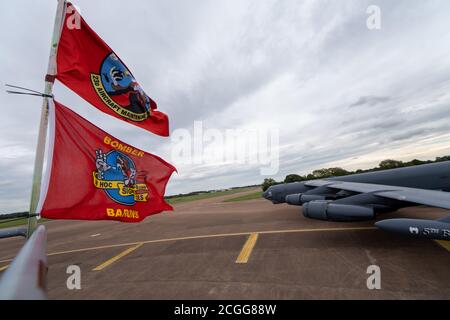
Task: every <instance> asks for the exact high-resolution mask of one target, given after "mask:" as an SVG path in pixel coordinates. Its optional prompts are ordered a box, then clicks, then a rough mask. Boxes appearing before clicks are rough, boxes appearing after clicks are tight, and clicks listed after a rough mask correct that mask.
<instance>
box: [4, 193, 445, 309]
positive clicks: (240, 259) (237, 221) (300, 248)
mask: <svg viewBox="0 0 450 320" xmlns="http://www.w3.org/2000/svg"><path fill="white" fill-rule="evenodd" d="M247 192H248V193H251V192H254V190H253V191H247ZM243 194H245V193H243ZM239 195H240V194H233V195H228V196H223V197H216V198H211V199H206V200H198V201H194V202H187V203H181V204H178V205H176V206H175V211H174V212H169V213H163V214H159V215H155V216H152V217H149V218H147V219H146V220H145V221H144V222H142V223H140V224H123V223H116V222H88V221H50V222H47V223H46V227H47V230H48V249H47V252H48V261H49V273H48V294H49V298H50V299H238V300H240V299H450V276H449V266H450V252H449V251H450V246H448V243H441V244H438V243H436V242H434V241H429V240H414V239H409V238H404V237H400V236H396V235H391V234H387V233H384V232H382V231H380V230H378V229H376V228H374V227H373V222H363V223H361V222H358V223H334V222H323V221H316V220H309V219H306V218H304V217H303V215H302V214H301V212H300V208H298V207H292V206H289V205H285V204H283V205H272V204H271V203H270V202H268V201H266V200H263V199H257V200H249V201H243V202H223V201H224V200H226V199H228V198H234V197H236V196H239ZM445 215H448V211H446V210H439V209H434V208H433V209H431V208H427V207H414V208H408V209H403V210H400V211H398V212H396V213H392V214H389V215H384V216H381V219H385V218H389V217H394V216H395V217H411V218H424V219H436V218H439V217H443V216H445ZM23 243H24V240H23V239H9V240H2V241H1V242H0V272H1V271H2V269H4V268H5V267H6V266H7V265H8V264H9V262H10V259H11V258H12V257H14V256H15V254H16V253H17V252H18V250H19V248H20V247H21V246H22V245H23ZM70 265H78V266H79V267H80V268H81V290H69V289H68V288H67V286H66V281H67V278H68V277H69V274H67V273H66V270H67V267H68V266H70ZM370 265H377V266H379V267H380V269H381V289H380V290H369V289H368V288H367V278H368V277H369V276H370V275H369V274H367V268H368V267H369V266H370Z"/></svg>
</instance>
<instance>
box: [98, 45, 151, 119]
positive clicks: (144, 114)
mask: <svg viewBox="0 0 450 320" xmlns="http://www.w3.org/2000/svg"><path fill="white" fill-rule="evenodd" d="M91 82H92V85H93V86H94V90H95V92H97V94H98V96H99V97H100V99H101V100H102V102H103V103H104V104H106V105H107V106H108V107H109V108H111V110H112V111H114V112H115V113H117V114H118V115H119V116H121V117H124V118H126V119H128V120H131V121H136V122H140V121H144V120H146V119H147V118H148V117H149V116H150V113H151V108H150V103H151V100H150V98H149V96H147V94H146V93H145V92H144V90H143V89H142V87H141V86H140V85H139V84H138V83H137V81H136V79H135V78H134V77H133V75H132V74H131V72H130V70H128V68H127V67H126V66H125V64H123V62H122V61H120V59H119V58H118V57H117V56H116V54H115V53H110V54H108V55H107V56H106V58H105V59H104V60H103V62H102V65H101V66H100V72H99V74H96V73H91Z"/></svg>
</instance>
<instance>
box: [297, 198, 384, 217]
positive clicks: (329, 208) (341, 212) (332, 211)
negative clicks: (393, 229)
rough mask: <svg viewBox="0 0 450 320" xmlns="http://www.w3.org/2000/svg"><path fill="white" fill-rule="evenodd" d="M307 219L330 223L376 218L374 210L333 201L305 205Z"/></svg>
mask: <svg viewBox="0 0 450 320" xmlns="http://www.w3.org/2000/svg"><path fill="white" fill-rule="evenodd" d="M302 210H303V215H304V216H305V217H306V218H311V219H318V220H330V221H364V220H371V219H373V218H374V217H375V213H374V210H373V208H371V207H366V206H358V205H348V204H337V203H333V202H332V201H324V200H319V201H311V202H307V203H305V204H303V208H302Z"/></svg>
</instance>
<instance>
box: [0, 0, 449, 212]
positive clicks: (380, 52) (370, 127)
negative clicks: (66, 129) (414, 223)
mask: <svg viewBox="0 0 450 320" xmlns="http://www.w3.org/2000/svg"><path fill="white" fill-rule="evenodd" d="M38 3H39V5H38ZM74 3H75V4H76V5H78V6H79V7H80V8H81V12H82V15H83V17H84V18H85V19H86V21H87V22H88V23H89V24H90V25H91V27H92V28H93V29H94V30H96V31H97V33H98V34H99V35H100V36H101V37H102V38H103V39H104V40H105V41H106V42H107V43H108V44H109V45H110V46H111V47H112V48H113V49H114V50H115V51H116V53H117V54H118V55H119V56H120V57H121V58H122V60H124V61H125V62H126V64H127V65H128V67H129V68H130V69H131V70H132V72H133V73H134V75H135V77H136V78H137V80H138V81H139V82H140V83H141V85H142V86H143V88H144V89H145V90H146V92H147V93H148V94H149V95H150V96H151V97H153V98H154V99H155V100H156V101H157V102H158V105H159V109H160V110H161V111H163V112H166V113H167V114H168V115H169V117H170V119H171V130H173V131H174V130H177V129H178V130H179V129H185V130H188V131H189V132H191V131H192V128H193V126H194V121H202V125H203V127H204V128H205V129H208V128H210V129H217V130H219V132H223V133H224V132H226V130H229V129H242V128H248V127H252V128H275V129H278V130H279V148H277V151H278V152H279V171H278V172H277V173H276V174H274V175H273V177H274V178H276V179H282V178H284V176H285V175H286V174H289V173H300V174H302V173H306V172H309V171H311V170H313V169H317V168H321V167H326V166H341V167H344V168H346V169H355V168H367V167H372V166H375V165H376V164H377V163H378V162H379V161H380V160H383V159H386V158H395V159H400V160H409V159H413V158H419V159H432V158H434V157H436V156H441V155H446V154H450V130H449V129H450V33H449V32H448V30H449V29H450V20H449V19H448V12H450V2H449V1H447V0H442V1H437V0H434V1H419V0H415V1H411V0H403V1H401V0H398V1H378V0H377V1H373V0H371V1H364V0H345V1H319V0H312V1H306V0H303V1H299V0H283V1H272V0H265V1H256V0H255V1H253V0H235V1H234V0H233V1H232V0H227V1H213V0H197V1H174V0H166V1H157V0H151V1H141V0H128V1H118V0H117V1H111V0H98V1H95V2H94V1H87V0H79V1H74ZM371 4H375V5H378V6H379V7H380V8H381V19H382V20H381V29H380V30H369V29H368V28H367V27H366V20H367V18H368V14H367V13H366V10H367V7H368V6H369V5H371ZM55 7H56V1H55V0H40V1H31V0H23V1H20V2H17V1H6V0H0V21H1V26H2V28H1V30H0V43H1V50H0V58H1V59H0V75H2V78H1V83H2V84H4V83H12V84H17V85H22V86H26V87H29V88H33V89H37V90H41V89H42V87H43V75H44V74H45V73H46V68H47V60H48V52H49V44H50V37H51V31H52V26H53V18H54V13H55ZM54 92H55V96H56V98H57V99H58V100H59V101H60V102H62V103H64V104H65V105H68V106H70V107H71V108H73V109H74V110H75V111H77V112H78V113H80V114H82V115H83V116H85V117H88V118H89V119H90V120H91V121H93V122H95V123H97V124H98V125H99V126H100V127H102V128H103V129H105V130H108V131H110V132H111V133H112V134H113V135H115V136H116V137H118V138H120V139H122V140H124V141H127V142H129V143H131V144H133V145H135V146H137V147H139V148H141V149H143V150H146V151H149V152H151V153H155V154H157V155H160V156H162V157H163V158H165V159H167V160H168V161H171V154H172V149H173V141H172V140H171V139H170V138H160V137H156V136H154V135H151V134H148V133H147V132H145V131H143V130H141V129H139V128H134V127H132V126H129V125H124V124H123V123H122V122H121V121H118V120H116V119H113V118H112V117H110V116H107V115H104V114H101V113H100V112H99V111H97V110H95V109H93V108H91V107H89V105H88V104H87V103H86V102H84V101H83V100H82V99H81V98H79V97H77V96H76V95H74V94H73V93H72V92H70V91H69V90H67V89H65V88H64V87H63V86H62V85H56V86H55V90H54ZM0 95H1V101H2V102H1V108H2V110H3V111H2V117H0V150H1V154H0V172H1V180H0V212H11V211H15V210H25V209H27V207H28V202H29V196H30V189H31V178H32V169H33V161H34V153H35V145H36V139H37V132H38V123H39V116H40V105H41V101H40V99H39V98H33V97H25V96H9V95H7V94H6V93H4V92H1V93H0ZM205 147H208V143H205ZM209 147H211V148H214V147H217V145H216V146H214V145H211V146H209ZM175 164H176V165H177V167H178V170H179V173H178V175H176V176H174V178H173V179H172V181H171V182H170V184H169V187H168V194H175V193H179V192H189V191H194V190H204V189H213V188H224V187H231V186H239V185H248V184H255V183H260V182H261V181H262V180H263V179H264V178H265V177H264V176H262V175H261V174H260V168H261V164H258V163H257V164H248V163H227V162H219V161H217V162H212V163H211V162H208V163H200V164H192V165H189V164H177V163H175ZM76 178H77V177H74V179H76Z"/></svg>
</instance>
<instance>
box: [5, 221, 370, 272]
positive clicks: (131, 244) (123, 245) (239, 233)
mask: <svg viewBox="0 0 450 320" xmlns="http://www.w3.org/2000/svg"><path fill="white" fill-rule="evenodd" d="M367 230H378V228H376V227H353V228H316V229H291V230H272V231H251V232H238V233H221V234H209V235H201V236H189V237H180V238H168V239H157V240H147V241H138V242H129V243H119V244H110V245H104V246H98V247H90V248H81V249H73V250H66V251H59V252H53V253H49V254H47V256H57V255H62V254H68V253H77V252H86V251H93V250H101V249H110V248H118V247H129V246H136V245H138V244H141V243H142V244H147V243H162V242H171V241H181V240H195V239H210V238H221V237H236V236H248V235H250V234H252V233H258V234H279V233H308V232H333V231H367ZM12 260H13V259H5V260H0V263H3V262H10V261H12Z"/></svg>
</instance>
